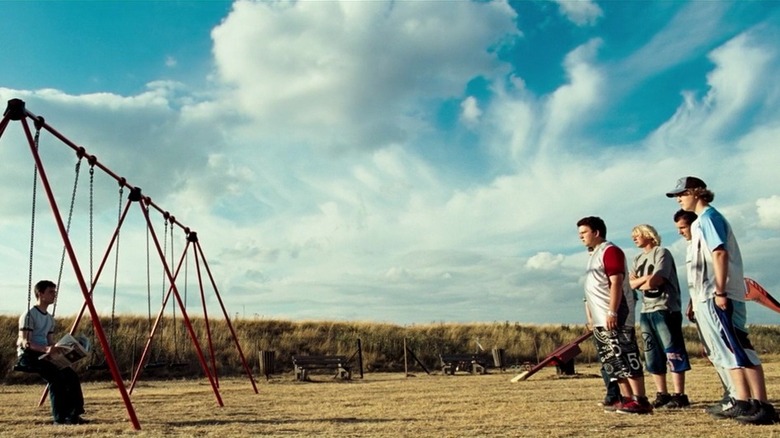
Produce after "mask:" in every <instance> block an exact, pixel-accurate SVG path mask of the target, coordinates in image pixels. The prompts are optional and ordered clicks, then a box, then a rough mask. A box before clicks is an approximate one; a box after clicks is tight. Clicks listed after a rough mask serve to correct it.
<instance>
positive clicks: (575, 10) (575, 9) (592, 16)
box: [553, 0, 604, 26]
mask: <svg viewBox="0 0 780 438" xmlns="http://www.w3.org/2000/svg"><path fill="white" fill-rule="evenodd" d="M553 1H554V2H555V3H557V4H558V8H559V10H560V12H561V14H562V15H564V16H565V17H566V18H568V19H569V20H570V21H571V22H572V23H574V24H576V25H578V26H592V25H594V24H596V22H597V21H598V19H599V18H601V17H602V16H604V12H603V11H602V10H601V8H600V7H599V5H597V4H596V3H594V2H592V1H591V0H553Z"/></svg>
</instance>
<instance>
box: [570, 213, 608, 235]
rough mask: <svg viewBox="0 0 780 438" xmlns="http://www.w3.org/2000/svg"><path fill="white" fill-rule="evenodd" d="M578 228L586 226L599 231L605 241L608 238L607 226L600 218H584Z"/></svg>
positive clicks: (578, 222) (578, 223)
mask: <svg viewBox="0 0 780 438" xmlns="http://www.w3.org/2000/svg"><path fill="white" fill-rule="evenodd" d="M577 226H578V227H581V226H586V227H588V228H590V229H591V230H593V231H597V232H598V233H599V236H601V237H602V238H603V239H606V238H607V224H605V223H604V220H603V219H601V218H600V217H598V216H588V217H584V218H582V219H580V220H579V221H577Z"/></svg>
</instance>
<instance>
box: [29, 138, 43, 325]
mask: <svg viewBox="0 0 780 438" xmlns="http://www.w3.org/2000/svg"><path fill="white" fill-rule="evenodd" d="M40 137H41V126H40V125H39V124H37V123H36V124H35V138H34V139H33V145H34V148H35V151H36V152H38V141H39V139H40ZM37 197H38V166H35V165H34V166H33V190H32V215H31V217H32V219H31V221H30V261H29V271H28V274H27V308H28V309H29V308H30V306H31V304H32V276H33V254H34V251H35V204H36V202H35V200H36V198H37ZM28 315H29V314H28Z"/></svg>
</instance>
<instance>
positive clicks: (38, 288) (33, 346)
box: [16, 280, 88, 424]
mask: <svg viewBox="0 0 780 438" xmlns="http://www.w3.org/2000/svg"><path fill="white" fill-rule="evenodd" d="M56 298H57V285H56V284H54V283H53V282H51V281H49V280H42V281H39V282H38V283H37V284H36V285H35V299H36V304H35V306H33V307H32V308H30V309H29V310H27V312H25V313H24V314H22V316H21V317H20V318H19V338H18V339H17V342H16V343H17V352H18V356H19V357H18V365H19V366H20V367H22V368H24V369H26V370H29V371H31V372H35V373H38V374H39V375H40V376H41V377H42V378H43V379H44V380H45V381H46V382H48V384H49V401H50V402H51V413H52V416H53V417H54V424H86V423H88V421H87V420H85V419H83V418H81V414H83V413H84V396H83V395H82V392H81V381H80V380H79V376H78V374H76V372H75V371H73V369H72V368H70V367H65V368H63V369H59V368H57V366H55V365H54V364H52V363H51V362H49V361H47V360H42V359H40V356H41V355H43V354H44V353H51V352H56V351H57V349H59V348H61V347H57V346H56V345H54V344H55V341H54V317H53V316H52V315H51V314H50V313H48V312H47V309H48V308H49V306H50V305H51V304H53V303H54V301H55V299H56Z"/></svg>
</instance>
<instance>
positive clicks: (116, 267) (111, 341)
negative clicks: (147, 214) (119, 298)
mask: <svg viewBox="0 0 780 438" xmlns="http://www.w3.org/2000/svg"><path fill="white" fill-rule="evenodd" d="M124 190H125V188H124V186H121V185H120V186H119V210H118V213H117V219H116V223H117V227H118V226H119V220H120V219H122V199H123V197H124ZM118 272H119V228H117V229H116V252H115V253H114V293H113V295H112V297H111V331H110V332H109V337H108V345H110V346H113V345H114V325H115V322H114V318H115V316H116V283H117V277H118V276H119V274H118Z"/></svg>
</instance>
